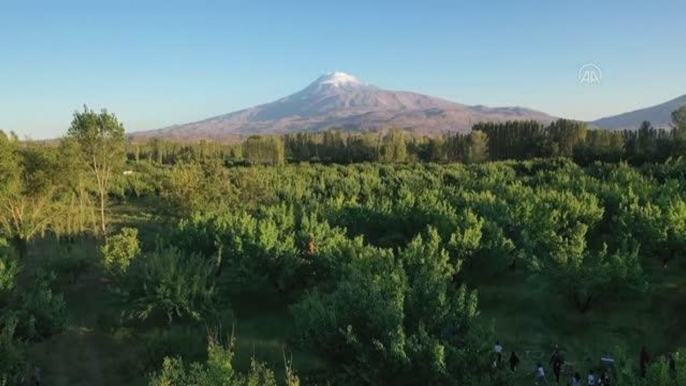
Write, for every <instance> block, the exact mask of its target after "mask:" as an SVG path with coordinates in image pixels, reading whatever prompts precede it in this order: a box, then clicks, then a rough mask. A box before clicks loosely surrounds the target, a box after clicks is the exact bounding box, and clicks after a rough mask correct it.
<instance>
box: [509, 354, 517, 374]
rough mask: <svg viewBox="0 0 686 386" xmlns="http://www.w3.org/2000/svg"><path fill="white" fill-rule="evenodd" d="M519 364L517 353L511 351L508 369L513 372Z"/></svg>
mask: <svg viewBox="0 0 686 386" xmlns="http://www.w3.org/2000/svg"><path fill="white" fill-rule="evenodd" d="M518 365H519V357H518V356H517V353H515V352H514V351H512V353H511V354H510V371H512V372H513V373H514V372H515V371H517V366H518Z"/></svg>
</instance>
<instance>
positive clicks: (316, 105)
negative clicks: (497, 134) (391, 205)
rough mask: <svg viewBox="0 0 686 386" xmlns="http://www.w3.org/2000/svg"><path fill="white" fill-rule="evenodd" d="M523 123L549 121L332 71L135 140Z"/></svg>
mask: <svg viewBox="0 0 686 386" xmlns="http://www.w3.org/2000/svg"><path fill="white" fill-rule="evenodd" d="M523 119H532V120H539V121H544V122H549V121H550V120H552V117H550V116H549V115H547V114H544V113H541V112H538V111H534V110H530V109H525V108H521V107H496V108H490V107H485V106H467V105H463V104H460V103H455V102H450V101H447V100H444V99H440V98H433V97H429V96H426V95H421V94H417V93H412V92H405V91H388V90H383V89H380V88H378V87H375V86H373V85H369V84H366V83H364V82H362V81H361V80H359V79H358V78H356V77H354V76H352V75H349V74H345V73H342V72H334V73H330V74H326V75H324V76H321V77H320V78H318V79H317V80H315V81H314V82H313V83H312V84H310V85H309V86H307V87H306V88H305V89H303V90H301V91H299V92H296V93H295V94H292V95H290V96H287V97H285V98H282V99H279V100H277V101H275V102H272V103H267V104H264V105H260V106H256V107H252V108H249V109H245V110H241V111H237V112H234V113H230V114H226V115H220V116H217V117H213V118H209V119H205V120H202V121H198V122H193V123H188V124H184V125H177V126H171V127H167V128H164V129H159V130H153V131H147V132H138V133H134V134H133V136H134V137H139V138H142V137H172V138H183V139H191V138H193V139H199V138H209V139H224V138H230V137H237V136H245V135H252V134H267V133H290V132H298V131H320V130H326V129H328V128H332V127H336V128H340V129H344V130H354V131H378V130H384V129H387V128H390V127H401V128H404V129H408V130H411V131H413V132H415V133H419V134H436V133H441V132H455V131H459V132H467V131H469V130H470V129H471V127H472V125H474V124H475V123H478V122H485V121H505V120H523Z"/></svg>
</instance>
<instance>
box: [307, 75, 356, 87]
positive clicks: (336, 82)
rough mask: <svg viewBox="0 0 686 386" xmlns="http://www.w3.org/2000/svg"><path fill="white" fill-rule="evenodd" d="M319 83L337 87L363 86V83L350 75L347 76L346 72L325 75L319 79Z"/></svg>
mask: <svg viewBox="0 0 686 386" xmlns="http://www.w3.org/2000/svg"><path fill="white" fill-rule="evenodd" d="M317 83H319V84H329V85H332V86H335V87H340V86H346V85H361V84H362V82H360V80H359V79H357V78H356V77H354V76H352V75H350V74H346V73H345V72H332V73H330V74H327V75H324V76H322V77H321V78H319V81H318V82H317Z"/></svg>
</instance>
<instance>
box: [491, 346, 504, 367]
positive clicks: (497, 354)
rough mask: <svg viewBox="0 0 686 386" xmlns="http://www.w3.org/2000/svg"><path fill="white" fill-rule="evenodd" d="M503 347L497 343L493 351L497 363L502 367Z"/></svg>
mask: <svg viewBox="0 0 686 386" xmlns="http://www.w3.org/2000/svg"><path fill="white" fill-rule="evenodd" d="M503 350H504V349H503V345H502V344H500V342H495V346H494V347H493V351H495V357H496V363H497V364H498V366H500V362H501V361H502V360H503Z"/></svg>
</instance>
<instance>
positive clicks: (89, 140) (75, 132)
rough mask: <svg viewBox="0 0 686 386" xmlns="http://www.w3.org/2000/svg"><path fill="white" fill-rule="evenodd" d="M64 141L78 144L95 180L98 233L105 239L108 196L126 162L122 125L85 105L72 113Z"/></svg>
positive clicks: (105, 111) (113, 118) (109, 114)
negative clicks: (72, 116)
mask: <svg viewBox="0 0 686 386" xmlns="http://www.w3.org/2000/svg"><path fill="white" fill-rule="evenodd" d="M67 138H70V139H72V140H74V141H75V143H76V144H78V147H79V151H80V153H81V156H82V157H83V159H84V160H85V162H86V164H87V165H88V168H89V170H90V173H91V176H92V177H93V179H94V180H95V183H96V187H97V191H98V196H99V199H100V231H101V232H102V235H103V236H105V237H106V236H107V221H106V216H105V212H106V208H107V194H108V191H109V189H110V187H111V186H112V182H113V179H114V176H115V175H116V174H117V173H118V172H119V171H120V169H121V167H122V166H123V164H124V161H125V159H126V158H125V157H126V154H125V149H126V137H125V133H124V126H123V125H122V124H121V123H120V122H119V120H118V119H117V117H116V116H115V115H114V114H111V113H109V112H107V110H102V111H101V112H100V113H96V112H95V111H93V110H90V109H88V107H85V106H84V108H83V111H81V112H79V111H76V112H74V119H73V120H72V122H71V126H70V127H69V130H68V131H67Z"/></svg>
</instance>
